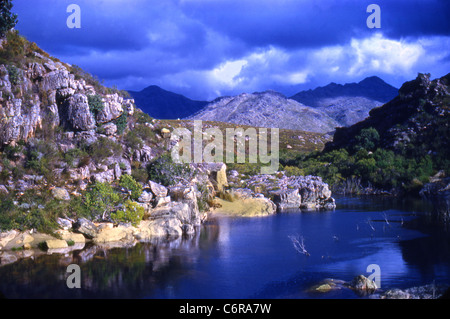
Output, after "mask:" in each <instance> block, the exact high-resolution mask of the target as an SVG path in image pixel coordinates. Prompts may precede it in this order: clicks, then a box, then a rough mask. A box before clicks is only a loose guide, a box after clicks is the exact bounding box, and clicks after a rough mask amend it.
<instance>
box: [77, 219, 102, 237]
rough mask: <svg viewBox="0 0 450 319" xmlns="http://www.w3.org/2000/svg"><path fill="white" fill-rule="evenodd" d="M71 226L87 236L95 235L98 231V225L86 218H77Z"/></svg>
mask: <svg viewBox="0 0 450 319" xmlns="http://www.w3.org/2000/svg"><path fill="white" fill-rule="evenodd" d="M73 227H74V229H75V230H76V231H77V232H79V233H81V234H83V235H85V236H87V237H88V238H94V237H96V236H97V235H98V233H99V231H100V229H99V227H97V226H96V225H95V224H94V223H93V222H91V221H90V220H88V219H86V218H80V219H78V221H77V222H76V223H75V224H74V225H73Z"/></svg>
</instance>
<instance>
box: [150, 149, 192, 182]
mask: <svg viewBox="0 0 450 319" xmlns="http://www.w3.org/2000/svg"><path fill="white" fill-rule="evenodd" d="M147 170H148V177H149V179H150V180H152V181H154V182H157V183H159V184H162V185H164V186H169V185H175V184H176V183H178V182H182V183H187V182H189V181H190V180H191V179H192V177H193V176H194V172H193V171H192V169H191V168H190V166H189V164H178V163H174V162H173V161H172V157H171V154H170V153H164V154H163V155H162V156H161V157H159V158H157V159H156V160H154V161H152V162H151V163H149V165H148V167H147Z"/></svg>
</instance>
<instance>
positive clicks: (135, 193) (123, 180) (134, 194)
mask: <svg viewBox="0 0 450 319" xmlns="http://www.w3.org/2000/svg"><path fill="white" fill-rule="evenodd" d="M119 185H120V186H121V187H124V188H126V189H128V190H129V191H131V199H134V200H137V199H138V198H139V197H140V196H141V194H142V185H141V184H139V183H138V182H136V180H135V179H134V178H133V177H132V176H130V175H122V176H120V181H119Z"/></svg>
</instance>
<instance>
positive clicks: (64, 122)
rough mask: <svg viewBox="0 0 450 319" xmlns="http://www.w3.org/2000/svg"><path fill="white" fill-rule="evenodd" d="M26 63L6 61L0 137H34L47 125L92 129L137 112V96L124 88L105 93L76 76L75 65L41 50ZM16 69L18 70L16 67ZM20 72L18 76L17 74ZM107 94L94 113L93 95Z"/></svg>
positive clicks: (0, 83) (0, 73) (1, 73)
mask: <svg viewBox="0 0 450 319" xmlns="http://www.w3.org/2000/svg"><path fill="white" fill-rule="evenodd" d="M34 58H35V59H34V60H36V61H38V62H32V63H28V65H27V66H26V68H17V67H15V66H9V70H8V69H7V66H5V65H0V102H1V106H2V107H1V108H0V143H1V144H3V145H6V144H11V143H13V142H17V141H19V140H24V141H26V140H28V139H29V138H30V137H33V136H34V135H35V133H36V130H37V129H42V128H43V126H50V127H57V126H63V127H64V128H65V129H67V130H69V131H74V132H89V131H92V130H94V129H95V128H96V127H97V126H99V125H103V124H108V123H111V124H112V125H115V124H114V123H112V122H113V121H114V120H116V119H117V118H119V117H120V116H121V115H122V114H123V113H124V112H126V113H127V114H133V111H134V101H133V100H131V99H125V98H123V97H122V96H120V95H119V94H118V93H113V94H101V93H99V92H97V91H96V89H95V88H94V87H93V86H92V85H89V84H87V83H86V81H85V80H84V79H76V76H75V74H73V73H72V71H71V70H70V67H69V66H68V65H66V64H63V63H61V62H55V61H53V60H52V59H51V58H47V57H45V56H43V55H41V54H39V53H37V52H34ZM11 70H14V71H11ZM12 74H14V79H12V78H11V75H12ZM98 94H101V99H102V102H103V104H104V107H103V109H102V110H101V111H100V112H98V113H97V114H94V113H93V112H92V111H91V110H90V106H89V102H88V97H89V96H95V95H98Z"/></svg>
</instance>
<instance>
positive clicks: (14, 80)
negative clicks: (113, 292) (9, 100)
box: [6, 65, 21, 85]
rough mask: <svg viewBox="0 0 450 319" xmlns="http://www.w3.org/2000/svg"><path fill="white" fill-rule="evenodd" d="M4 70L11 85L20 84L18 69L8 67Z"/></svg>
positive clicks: (11, 66) (12, 66)
mask: <svg viewBox="0 0 450 319" xmlns="http://www.w3.org/2000/svg"><path fill="white" fill-rule="evenodd" d="M6 69H7V70H8V76H9V82H11V84H12V85H18V84H20V82H21V74H20V71H19V69H18V68H16V67H15V66H14V65H8V66H7V67H6Z"/></svg>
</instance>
